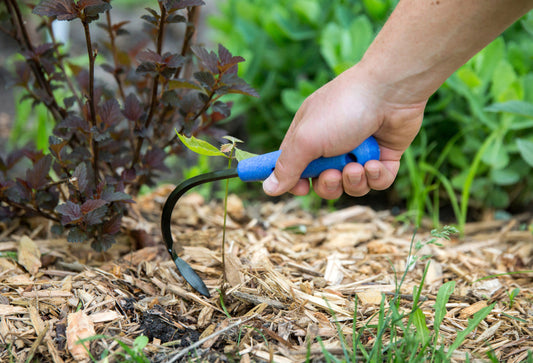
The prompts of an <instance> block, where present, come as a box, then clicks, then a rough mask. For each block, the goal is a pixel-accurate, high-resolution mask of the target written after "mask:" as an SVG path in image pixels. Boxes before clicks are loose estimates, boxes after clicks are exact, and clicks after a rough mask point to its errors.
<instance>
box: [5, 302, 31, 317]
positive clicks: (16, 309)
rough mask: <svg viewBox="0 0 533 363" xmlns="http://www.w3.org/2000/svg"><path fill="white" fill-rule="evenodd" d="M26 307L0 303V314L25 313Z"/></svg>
mask: <svg viewBox="0 0 533 363" xmlns="http://www.w3.org/2000/svg"><path fill="white" fill-rule="evenodd" d="M25 313H26V308H25V307H23V306H12V305H6V304H0V316H7V315H17V314H25Z"/></svg>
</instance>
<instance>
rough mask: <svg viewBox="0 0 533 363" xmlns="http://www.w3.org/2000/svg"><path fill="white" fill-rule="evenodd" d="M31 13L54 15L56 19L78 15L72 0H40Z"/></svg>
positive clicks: (65, 18)
mask: <svg viewBox="0 0 533 363" xmlns="http://www.w3.org/2000/svg"><path fill="white" fill-rule="evenodd" d="M33 13H34V14H36V15H41V16H55V17H56V18H57V20H72V19H76V18H77V17H78V11H77V9H76V4H74V1H73V0H42V1H41V2H40V3H39V4H37V6H36V7H35V8H34V9H33Z"/></svg>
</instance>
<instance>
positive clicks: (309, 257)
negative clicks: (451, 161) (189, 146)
mask: <svg viewBox="0 0 533 363" xmlns="http://www.w3.org/2000/svg"><path fill="white" fill-rule="evenodd" d="M169 188H170V187H162V188H160V189H158V190H157V191H155V192H154V193H152V194H150V195H148V196H145V197H142V198H139V199H138V200H137V204H136V205H135V209H134V210H132V211H131V214H130V216H129V217H127V218H126V220H125V226H126V227H125V229H124V233H122V234H121V235H120V236H119V238H118V242H117V244H115V245H114V246H113V247H112V248H111V249H109V250H108V251H106V252H102V253H98V252H95V251H93V250H91V249H90V247H89V246H88V244H71V243H68V242H66V240H65V238H63V237H61V238H58V237H57V236H54V235H52V234H51V232H50V230H51V225H50V223H49V222H47V221H44V220H42V219H32V220H16V221H12V222H10V223H8V224H3V225H0V253H1V254H2V255H1V256H3V257H0V361H5V362H8V361H13V362H23V361H32V359H33V361H42V362H72V361H89V359H90V358H89V354H88V352H87V350H86V349H85V348H84V347H83V346H81V345H80V344H76V343H77V341H78V338H80V337H88V336H94V335H95V334H101V335H105V336H106V337H107V338H101V339H96V340H92V341H88V342H86V343H85V344H86V345H87V347H88V348H89V351H90V352H91V355H92V356H93V357H94V358H95V359H99V358H100V357H101V356H102V354H103V353H107V354H108V355H110V357H111V358H110V360H109V361H114V360H117V359H118V355H116V353H117V352H118V351H122V352H123V348H122V347H121V345H120V344H119V342H118V340H120V341H121V342H123V343H126V344H127V345H129V346H132V345H133V342H134V340H135V338H136V337H137V336H139V335H141V334H143V335H146V336H147V337H148V338H149V343H148V345H147V346H146V348H145V349H144V353H145V354H146V356H147V357H149V359H150V360H151V361H155V362H159V361H161V362H180V361H184V362H185V361H190V360H191V358H195V357H199V358H201V360H206V361H233V360H237V361H238V360H240V361H243V362H251V361H275V362H282V363H283V362H301V361H305V360H306V357H307V356H308V354H309V355H310V357H311V359H315V360H317V361H320V360H323V358H322V357H323V353H322V349H323V348H321V347H320V345H319V343H318V342H317V339H316V337H317V336H320V337H321V338H322V341H323V342H324V345H325V349H327V350H328V351H330V352H331V353H332V354H334V355H339V356H342V347H341V344H340V341H339V334H338V330H337V325H336V323H339V324H340V327H341V329H342V331H343V333H344V334H345V336H347V341H348V342H350V341H351V334H352V332H353V324H355V325H356V326H355V327H356V329H359V328H360V327H362V326H364V325H365V324H368V323H369V322H373V319H374V320H375V319H376V312H377V311H379V307H380V303H381V300H382V296H385V298H386V299H387V300H388V301H389V300H390V299H391V298H392V297H393V296H394V294H395V293H396V291H397V290H396V283H397V281H398V279H399V278H401V275H402V274H403V272H404V271H405V269H406V264H408V263H409V262H408V254H409V250H410V247H411V246H412V241H413V240H414V241H426V240H428V239H429V238H430V236H429V231H428V230H423V228H422V229H420V230H419V231H417V232H416V235H415V231H414V230H413V228H412V227H411V226H409V225H406V224H404V223H402V222H401V221H399V220H398V219H397V218H395V217H394V216H392V215H391V214H390V213H389V212H388V211H380V212H376V211H374V210H372V209H371V208H369V207H364V206H352V207H348V208H345V209H342V210H338V211H335V212H329V211H326V210H323V211H320V212H317V213H316V214H310V213H308V212H305V211H303V210H302V209H301V208H300V207H299V204H298V202H297V200H295V201H288V202H279V203H270V202H268V203H257V204H250V205H247V206H246V207H244V206H243V202H242V200H240V199H239V198H238V197H237V196H235V195H233V196H230V200H229V207H228V209H229V219H228V223H227V232H226V248H225V256H224V257H225V258H224V260H225V271H224V269H223V265H222V260H223V259H222V249H221V241H222V224H223V208H222V205H221V203H220V201H212V202H206V201H205V200H204V199H203V198H202V197H201V196H200V195H198V194H195V193H189V194H188V195H186V196H185V197H184V198H183V200H182V201H180V203H179V204H178V207H177V208H176V209H175V211H174V214H173V234H174V238H175V240H176V241H178V242H177V243H179V245H177V246H176V249H177V250H179V251H181V252H180V255H181V257H182V258H183V259H184V260H186V261H187V262H188V263H189V264H190V265H191V266H192V268H193V269H194V270H196V271H197V272H198V273H199V275H200V276H201V277H202V278H203V279H204V282H205V283H206V285H207V287H208V288H209V290H210V292H211V295H212V297H211V298H209V299H208V298H205V297H202V296H201V295H199V294H197V293H195V292H194V291H193V290H192V289H191V288H190V287H189V286H188V285H187V283H186V282H185V281H184V280H183V278H182V277H181V276H180V275H179V273H178V271H177V269H176V267H175V265H174V263H173V262H172V261H171V260H170V258H169V255H168V253H167V252H166V250H165V248H164V246H163V245H162V244H161V237H160V231H159V211H160V209H161V205H162V203H164V200H165V197H166V195H168V193H169V192H170V190H171V189H169ZM532 225H533V217H532V215H531V214H524V215H518V216H513V217H512V218H510V219H507V220H487V221H483V222H477V223H470V224H468V225H467V227H466V230H465V234H464V236H461V237H459V236H454V237H453V238H452V239H451V240H439V241H438V242H439V243H440V244H442V246H437V245H433V244H432V245H426V246H424V247H423V248H422V249H421V250H420V251H417V255H418V256H420V258H419V260H418V261H417V262H416V264H415V265H414V266H411V269H410V271H409V272H408V273H407V275H406V278H405V280H404V282H403V284H402V286H401V288H400V289H399V292H400V296H401V307H402V308H403V309H405V311H406V312H408V311H409V310H410V308H411V306H412V298H413V296H412V295H411V294H412V293H413V287H414V286H418V285H419V284H420V281H421V277H422V273H423V271H424V267H425V265H426V263H427V262H428V261H430V262H431V263H430V267H429V270H428V274H427V277H426V281H425V284H424V286H423V290H422V296H423V298H424V299H425V301H424V302H423V303H422V305H421V309H422V311H423V313H424V315H425V317H426V324H427V325H428V327H429V328H430V330H431V329H432V325H433V315H434V308H433V305H434V304H435V298H436V294H437V291H438V289H439V287H440V286H442V284H443V283H445V282H447V281H450V280H454V281H456V287H455V290H454V292H453V294H452V296H451V298H450V300H449V302H448V304H447V306H446V308H447V314H446V316H445V318H444V321H443V323H442V325H441V330H440V337H441V344H444V345H445V346H449V345H450V344H451V342H453V340H454V339H455V337H456V335H457V333H458V332H459V331H461V330H463V329H464V328H465V327H466V326H467V324H468V319H469V318H471V317H472V316H473V314H475V313H476V312H477V311H479V310H480V309H482V308H483V307H485V306H487V305H488V304H491V303H493V302H495V303H496V305H495V307H494V309H493V310H492V312H491V313H490V314H489V315H488V316H487V318H486V319H484V320H483V321H482V322H481V324H480V325H479V326H478V327H477V328H476V329H475V330H474V331H473V332H472V333H471V334H470V335H469V336H468V337H467V339H466V340H465V342H464V343H463V344H462V345H461V346H460V348H459V349H458V350H457V351H456V352H455V353H454V355H453V359H454V360H455V361H464V360H465V359H466V358H465V357H466V355H469V356H470V360H472V359H473V358H476V357H477V358H482V359H486V357H487V356H486V353H487V352H488V351H491V350H492V352H493V354H494V355H495V356H496V357H497V358H498V359H499V360H501V361H507V362H520V361H522V360H524V359H526V358H527V354H528V350H532V349H533V274H532V273H531V272H530V273H527V272H525V273H515V274H511V273H512V272H516V271H524V270H531V269H532V268H531V266H532V265H533V264H532V262H533V233H532V231H531V230H529V229H528V228H531V226H532ZM139 241H140V242H139ZM139 243H141V246H140V247H139ZM15 253H16V255H17V256H18V260H15V259H14V256H15ZM423 256H425V258H422V257H423ZM224 275H225V277H226V279H225V280H224V279H223V276H224ZM487 276H489V277H488V278H486V277H487ZM491 276H492V277H491ZM516 288H518V289H519V292H518V295H517V296H516V297H515V298H514V300H513V299H510V297H509V294H510V293H511V291H513V290H515V289H516ZM221 294H223V299H221V298H220V295H221ZM355 296H357V300H358V305H357V309H356V311H355V312H354V309H355ZM511 300H512V301H511ZM511 302H512V304H511ZM354 316H355V319H354ZM386 339H387V337H385V340H386ZM363 343H364V344H365V346H367V347H370V346H372V344H373V337H372V336H371V335H370V334H369V335H368V336H366V337H363Z"/></svg>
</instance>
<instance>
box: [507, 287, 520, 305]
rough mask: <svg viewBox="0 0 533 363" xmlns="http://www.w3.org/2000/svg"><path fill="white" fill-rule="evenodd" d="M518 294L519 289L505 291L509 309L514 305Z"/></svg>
mask: <svg viewBox="0 0 533 363" xmlns="http://www.w3.org/2000/svg"><path fill="white" fill-rule="evenodd" d="M519 293H520V288H519V287H516V288H514V289H513V290H512V291H507V297H508V298H509V308H512V307H513V305H514V300H515V298H516V297H517V296H518V294H519Z"/></svg>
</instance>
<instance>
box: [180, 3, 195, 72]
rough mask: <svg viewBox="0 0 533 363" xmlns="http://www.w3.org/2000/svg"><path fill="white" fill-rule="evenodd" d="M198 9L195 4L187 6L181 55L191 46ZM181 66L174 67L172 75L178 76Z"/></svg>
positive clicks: (185, 53)
mask: <svg viewBox="0 0 533 363" xmlns="http://www.w3.org/2000/svg"><path fill="white" fill-rule="evenodd" d="M199 12H200V10H199V8H198V7H197V6H192V7H189V8H187V27H186V28H185V35H184V37H183V45H182V46H181V56H182V57H185V56H186V55H187V53H189V49H190V48H191V40H192V39H193V37H194V33H195V32H196V22H197V21H198V14H199ZM182 68H183V66H181V67H178V69H176V73H174V77H176V78H179V76H180V74H181V70H182Z"/></svg>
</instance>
